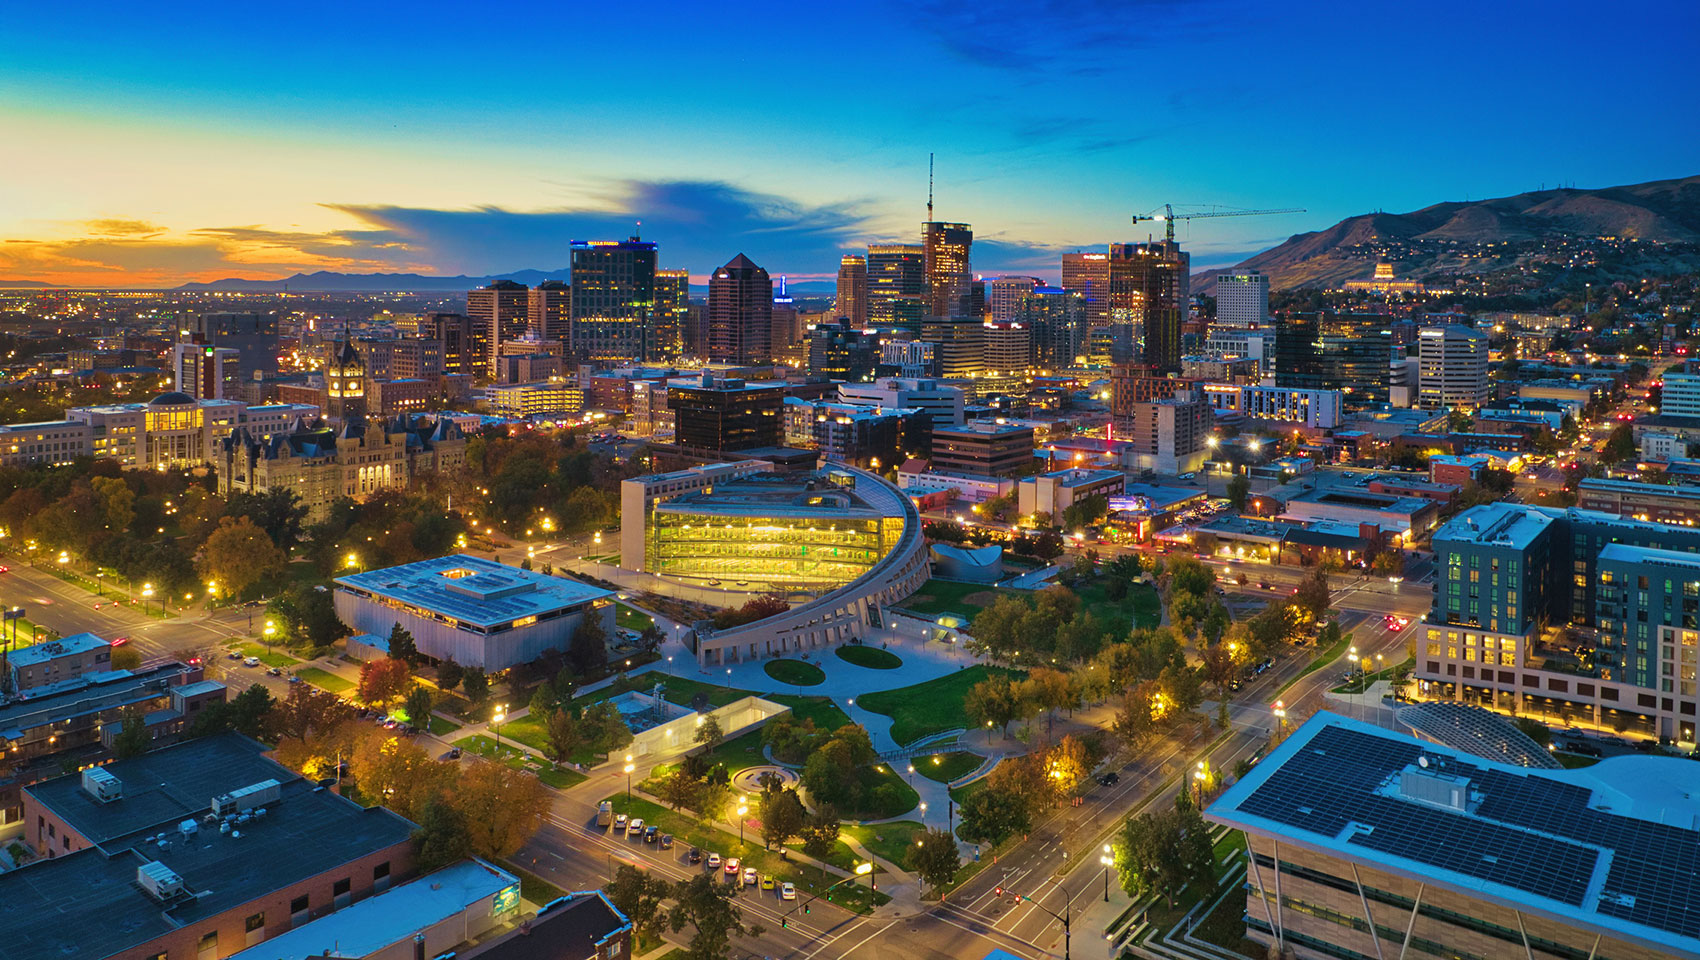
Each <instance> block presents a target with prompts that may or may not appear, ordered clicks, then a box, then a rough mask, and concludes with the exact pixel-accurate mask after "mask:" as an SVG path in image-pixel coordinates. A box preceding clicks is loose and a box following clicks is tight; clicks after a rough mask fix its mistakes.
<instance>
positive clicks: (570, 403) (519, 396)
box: [484, 380, 584, 419]
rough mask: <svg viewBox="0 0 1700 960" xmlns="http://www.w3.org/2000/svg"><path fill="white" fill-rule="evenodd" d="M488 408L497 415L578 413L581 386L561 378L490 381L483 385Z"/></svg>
mask: <svg viewBox="0 0 1700 960" xmlns="http://www.w3.org/2000/svg"><path fill="white" fill-rule="evenodd" d="M484 399H485V400H486V402H488V403H489V405H490V412H491V413H494V414H495V415H497V416H499V417H515V418H521V419H523V418H526V417H539V416H548V415H550V414H560V413H568V414H570V413H578V412H580V411H582V410H583V409H584V390H583V389H581V388H580V387H579V385H578V384H576V383H568V382H566V381H564V380H538V381H534V382H532V383H493V384H491V385H489V386H487V387H485V388H484Z"/></svg>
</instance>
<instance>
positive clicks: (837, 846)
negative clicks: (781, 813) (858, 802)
mask: <svg viewBox="0 0 1700 960" xmlns="http://www.w3.org/2000/svg"><path fill="white" fill-rule="evenodd" d="M840 834H841V838H840V839H838V840H834V841H833V842H832V850H831V852H829V853H828V854H827V855H826V857H825V860H826V862H827V863H830V864H832V865H833V866H835V867H837V868H838V869H840V870H843V871H844V872H845V873H854V872H855V870H856V864H858V863H861V862H864V861H863V860H862V858H861V857H858V856H856V851H854V850H852V849H850V845H849V844H847V843H845V842H844V840H843V839H842V831H840ZM785 846H786V847H787V848H789V849H790V850H792V851H795V852H797V853H802V852H803V841H801V840H790V841H787V842H786V844H785ZM804 856H807V854H804Z"/></svg>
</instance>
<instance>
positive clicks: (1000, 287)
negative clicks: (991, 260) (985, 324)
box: [986, 276, 1045, 323]
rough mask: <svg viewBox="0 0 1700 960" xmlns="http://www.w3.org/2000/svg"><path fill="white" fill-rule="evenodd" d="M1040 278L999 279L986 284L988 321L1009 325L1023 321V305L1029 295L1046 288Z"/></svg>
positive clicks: (1007, 277)
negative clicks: (1016, 321) (1009, 323)
mask: <svg viewBox="0 0 1700 960" xmlns="http://www.w3.org/2000/svg"><path fill="white" fill-rule="evenodd" d="M1044 285H1045V283H1044V281H1043V280H1040V279H1039V278H1038V277H1020V276H1006V277H998V278H996V279H994V280H991V281H989V282H988V283H987V284H986V319H987V320H990V321H992V322H994V323H1008V322H1009V321H1011V320H1019V319H1021V316H1020V313H1021V304H1022V301H1023V300H1025V299H1027V296H1028V294H1031V293H1032V292H1033V291H1034V290H1037V289H1039V288H1040V287H1042V286H1044Z"/></svg>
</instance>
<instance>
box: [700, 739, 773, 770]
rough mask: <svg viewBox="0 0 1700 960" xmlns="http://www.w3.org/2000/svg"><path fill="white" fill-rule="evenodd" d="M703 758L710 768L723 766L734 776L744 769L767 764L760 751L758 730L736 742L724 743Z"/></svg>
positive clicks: (728, 741)
mask: <svg viewBox="0 0 1700 960" xmlns="http://www.w3.org/2000/svg"><path fill="white" fill-rule="evenodd" d="M704 756H705V757H706V758H707V759H708V762H709V764H710V766H713V765H714V764H725V765H726V772H727V773H728V774H736V773H737V772H738V771H740V770H742V769H744V768H745V767H754V766H759V765H761V764H764V763H766V762H767V758H766V757H765V756H764V755H763V754H762V750H761V731H760V730H751V731H750V732H749V733H746V734H744V735H743V736H741V737H739V738H737V739H736V740H727V741H724V742H722V743H721V744H719V745H718V746H716V747H715V748H714V749H712V750H710V751H708V752H707V753H706V754H704Z"/></svg>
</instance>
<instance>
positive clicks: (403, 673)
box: [356, 657, 413, 709]
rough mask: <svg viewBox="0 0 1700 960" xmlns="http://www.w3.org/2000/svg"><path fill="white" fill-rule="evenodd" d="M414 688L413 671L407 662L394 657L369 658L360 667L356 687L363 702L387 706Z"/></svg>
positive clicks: (381, 706)
mask: <svg viewBox="0 0 1700 960" xmlns="http://www.w3.org/2000/svg"><path fill="white" fill-rule="evenodd" d="M412 688H413V673H412V671H410V670H408V668H407V664H405V663H403V662H402V661H400V660H397V659H396V658H394V657H385V658H383V659H382V660H368V661H367V662H366V663H364V664H362V665H361V667H360V683H359V685H358V687H357V688H356V692H357V695H358V696H359V697H360V700H361V702H363V703H366V704H369V705H372V706H376V707H379V708H381V709H382V708H387V707H388V706H389V705H390V704H392V703H395V702H396V701H399V700H401V699H402V698H403V697H405V696H407V692H408V691H409V690H411V689H412Z"/></svg>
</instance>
